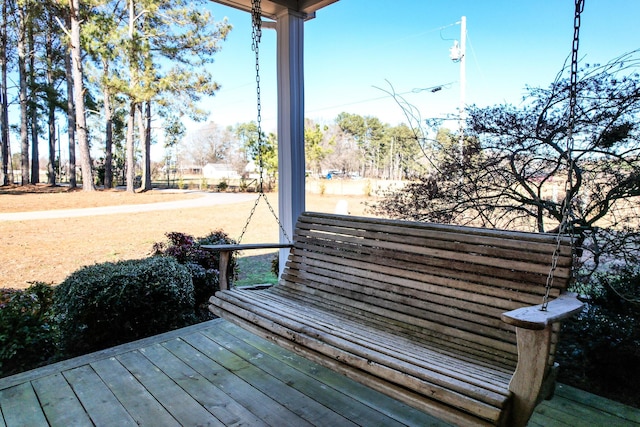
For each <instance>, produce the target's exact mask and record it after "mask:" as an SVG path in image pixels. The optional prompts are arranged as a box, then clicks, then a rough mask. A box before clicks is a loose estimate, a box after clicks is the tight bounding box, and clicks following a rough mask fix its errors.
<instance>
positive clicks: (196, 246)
mask: <svg viewBox="0 0 640 427" xmlns="http://www.w3.org/2000/svg"><path fill="white" fill-rule="evenodd" d="M166 236H167V239H168V242H167V243H162V242H160V243H155V244H154V245H153V255H159V256H167V257H172V258H175V259H176V260H177V261H178V262H179V263H180V264H183V265H185V266H186V267H187V268H188V269H189V272H190V273H191V278H192V280H193V287H194V292H195V306H196V312H197V314H198V316H199V318H200V320H203V321H204V320H208V319H211V318H212V317H213V315H212V314H211V313H210V312H209V310H208V308H207V306H208V301H209V298H210V297H211V296H212V295H213V294H215V293H216V291H217V290H219V289H220V283H219V281H218V266H219V263H220V255H219V254H218V253H215V252H208V251H205V250H204V249H202V248H201V246H202V245H224V244H231V243H235V241H234V240H233V239H231V238H229V236H228V235H227V234H226V233H225V232H224V231H222V230H216V231H213V232H211V233H209V234H208V235H206V236H204V237H200V238H198V239H196V238H194V237H193V236H190V235H188V234H185V233H178V232H173V233H167V234H166ZM237 276H238V268H237V258H236V256H235V255H233V256H232V257H231V259H230V260H229V269H228V271H227V277H229V279H230V280H235V279H236V278H237Z"/></svg>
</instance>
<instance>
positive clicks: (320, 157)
mask: <svg viewBox="0 0 640 427" xmlns="http://www.w3.org/2000/svg"><path fill="white" fill-rule="evenodd" d="M327 130H328V126H325V127H324V128H323V129H321V128H320V125H319V124H315V125H311V126H309V125H307V126H305V129H304V155H305V158H306V164H307V168H308V169H311V168H313V170H314V172H316V173H318V174H320V173H321V171H322V166H321V163H322V161H324V160H325V158H326V157H327V156H328V155H329V154H331V153H332V152H333V146H335V144H336V142H335V138H331V139H329V140H328V141H326V142H325V132H326V131H327Z"/></svg>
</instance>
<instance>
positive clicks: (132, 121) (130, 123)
mask: <svg viewBox="0 0 640 427" xmlns="http://www.w3.org/2000/svg"><path fill="white" fill-rule="evenodd" d="M135 15H136V10H135V4H134V2H133V0H129V40H130V42H131V47H130V51H129V92H130V93H129V100H130V101H129V118H128V120H127V147H126V151H127V153H126V156H127V158H126V165H125V168H126V169H127V191H128V192H130V193H134V192H135V187H134V179H135V176H136V170H135V165H136V163H135V160H136V159H135V153H134V149H135V144H134V137H135V130H134V126H135V125H136V109H137V102H136V98H135V90H136V86H137V84H138V80H137V76H138V69H137V68H136V54H135V43H134V40H133V36H134V31H135V26H134V23H135V19H136V18H135Z"/></svg>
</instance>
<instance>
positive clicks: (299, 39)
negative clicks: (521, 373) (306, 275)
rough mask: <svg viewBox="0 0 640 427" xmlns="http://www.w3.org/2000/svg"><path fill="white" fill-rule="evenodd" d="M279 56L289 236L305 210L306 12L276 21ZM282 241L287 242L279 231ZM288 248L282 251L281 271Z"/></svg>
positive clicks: (281, 201) (282, 206) (283, 217)
mask: <svg viewBox="0 0 640 427" xmlns="http://www.w3.org/2000/svg"><path fill="white" fill-rule="evenodd" d="M276 31H277V33H278V35H277V56H278V192H279V197H278V207H279V218H280V222H281V223H282V225H283V228H284V230H285V231H286V232H287V234H288V236H289V238H292V236H293V229H294V227H295V223H296V220H297V219H298V216H299V215H300V214H301V213H302V212H303V211H304V209H305V196H304V193H305V188H304V187H305V175H304V172H305V164H304V71H303V70H304V65H303V51H304V15H302V14H299V13H296V12H294V11H291V10H289V11H285V12H283V13H281V14H279V15H278V17H277V20H276ZM280 242H281V243H287V239H286V237H284V235H283V234H282V231H280ZM288 255H289V250H288V249H282V250H281V251H280V260H281V262H280V273H282V270H283V268H284V261H285V260H286V259H287V256H288Z"/></svg>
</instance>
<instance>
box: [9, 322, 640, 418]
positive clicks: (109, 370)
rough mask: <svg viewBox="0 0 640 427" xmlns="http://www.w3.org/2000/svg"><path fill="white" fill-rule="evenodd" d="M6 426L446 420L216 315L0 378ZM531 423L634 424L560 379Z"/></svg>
mask: <svg viewBox="0 0 640 427" xmlns="http://www.w3.org/2000/svg"><path fill="white" fill-rule="evenodd" d="M0 411H1V417H0V427H5V426H17V425H21V426H46V425H52V426H71V425H73V426H83V425H87V426H90V425H98V426H111V425H113V426H127V425H131V426H137V425H145V426H171V425H176V426H179V425H234V426H240V425H249V426H262V425H274V426H278V427H280V426H288V425H290V426H296V427H298V426H305V425H307V426H308V425H325V426H349V425H362V426H385V427H386V426H394V425H413V426H444V425H447V424H445V423H443V422H441V421H438V420H437V419H435V418H433V417H431V416H429V415H426V414H424V413H421V412H419V411H417V410H415V409H413V408H410V407H408V406H406V405H404V404H402V403H400V402H398V401H396V400H394V399H391V398H389V397H387V396H385V395H382V394H380V393H378V392H376V391H373V390H371V389H368V388H367V387H365V386H362V385H360V384H358V383H356V382H353V381H351V380H350V379H348V378H346V377H344V376H342V375H339V374H336V373H334V372H332V371H330V370H328V369H326V368H323V367H321V366H319V365H316V364H314V363H312V362H309V361H307V360H306V359H304V358H301V357H299V356H297V355H295V354H293V353H291V352H289V351H286V350H283V349H281V348H280V347H278V346H276V345H274V344H271V343H269V342H267V341H265V340H263V339H262V338H259V337H257V336H255V335H252V334H250V333H248V332H246V331H244V330H242V329H240V328H238V327H237V326H235V325H233V324H231V323H229V322H227V321H224V320H222V319H216V320H212V321H210V322H206V323H201V324H198V325H194V326H191V327H188V328H184V329H180V330H177V331H173V332H169V333H166V334H162V335H157V336H154V337H150V338H146V339H144V340H140V341H136V342H133V343H129V344H124V345H121V346H118V347H113V348H110V349H107V350H103V351H100V352H97V353H92V354H89V355H86V356H81V357H78V358H74V359H70V360H67V361H64V362H60V363H56V364H53V365H49V366H45V367H43V368H40V369H36V370H33V371H29V372H24V373H22V374H18V375H14V376H12V377H7V378H3V379H0ZM529 425H530V426H545V427H549V426H573V427H576V426H610V427H613V426H616V427H618V426H636V425H640V410H637V409H634V408H630V407H627V406H624V405H622V404H619V403H617V402H613V401H611V400H607V399H604V398H601V397H598V396H595V395H592V394H589V393H586V392H583V391H580V390H577V389H575V388H572V387H568V386H565V385H562V384H559V385H558V387H557V391H556V395H555V397H554V398H553V399H552V400H550V401H545V402H543V403H542V404H540V405H539V406H538V408H537V410H536V412H535V414H534V416H533V417H532V419H531V421H530V423H529Z"/></svg>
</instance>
